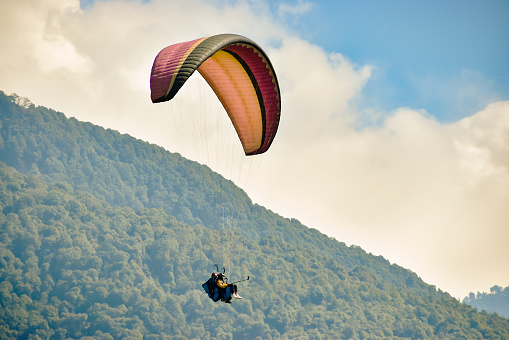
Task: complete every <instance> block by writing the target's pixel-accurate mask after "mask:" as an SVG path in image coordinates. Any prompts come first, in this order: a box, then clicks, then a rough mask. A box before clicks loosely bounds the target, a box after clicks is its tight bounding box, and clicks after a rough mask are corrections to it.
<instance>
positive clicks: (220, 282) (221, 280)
mask: <svg viewBox="0 0 509 340" xmlns="http://www.w3.org/2000/svg"><path fill="white" fill-rule="evenodd" d="M216 284H217V286H218V287H219V289H220V290H221V292H222V293H223V294H224V293H225V292H226V288H227V287H230V289H232V290H233V295H232V296H233V297H234V298H236V299H242V297H241V296H240V295H239V293H238V292H237V285H234V284H231V283H228V279H227V278H226V277H225V276H224V275H223V274H221V273H219V274H218V275H217V281H216ZM226 302H227V303H231V297H230V298H229V299H227V300H226Z"/></svg>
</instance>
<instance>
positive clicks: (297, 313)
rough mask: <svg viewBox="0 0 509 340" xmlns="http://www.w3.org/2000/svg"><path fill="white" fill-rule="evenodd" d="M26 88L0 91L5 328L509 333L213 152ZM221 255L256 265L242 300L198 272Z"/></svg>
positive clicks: (17, 334)
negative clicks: (94, 116) (86, 113)
mask: <svg viewBox="0 0 509 340" xmlns="http://www.w3.org/2000/svg"><path fill="white" fill-rule="evenodd" d="M19 102H20V101H19V98H16V97H15V96H5V95H4V94H3V93H0V124H1V125H0V161H2V162H4V163H6V164H7V165H5V164H3V163H0V253H1V256H0V305H1V309H0V338H21V339H24V338H37V337H38V338H41V339H48V338H51V339H66V338H83V339H87V338H92V337H93V338H102V339H111V338H114V339H130V338H132V339H141V338H145V339H159V338H177V339H178V338H182V339H193V338H196V339H220V338H221V339H225V338H226V339H228V338H229V339H237V338H246V339H278V338H282V339H293V338H303V339H306V338H309V339H327V338H329V339H338V338H342V339H387V338H393V339H395V338H412V339H443V338H448V339H489V338H492V339H504V338H508V337H509V321H508V320H507V319H506V318H503V317H500V316H498V315H494V314H488V313H487V312H481V313H479V312H477V311H476V310H475V309H473V308H472V307H470V306H467V305H464V304H461V303H459V302H458V301H457V300H455V299H453V298H451V297H450V296H449V295H448V294H446V293H443V292H440V291H437V290H436V289H435V287H433V286H430V285H427V284H426V283H424V282H423V281H422V280H421V279H420V278H419V277H418V276H417V275H415V273H412V272H410V271H408V270H406V269H404V268H401V267H399V266H397V265H394V264H390V263H389V262H388V261H387V260H385V259H384V258H382V257H375V256H372V255H370V254H367V253H366V252H364V251H363V250H362V249H361V248H359V247H355V246H352V247H347V246H346V245H345V244H344V243H341V242H338V241H336V240H334V239H331V238H328V237H326V236H325V235H323V234H321V233H319V232H318V231H316V230H314V229H309V228H306V227H305V226H303V225H301V224H300V223H299V222H298V221H296V220H289V219H284V218H282V217H280V216H278V215H276V214H273V213H272V212H270V211H268V210H266V209H265V208H263V207H260V206H258V205H253V204H252V203H251V201H250V200H249V198H248V197H247V195H246V194H245V193H244V192H242V190H240V189H238V188H237V187H235V186H234V185H233V184H232V183H231V182H229V181H227V180H225V179H223V178H222V177H220V176H219V175H217V174H215V173H213V172H211V171H210V170H209V169H208V168H207V167H204V166H201V165H199V164H197V163H194V162H190V161H188V160H186V159H184V158H182V157H181V156H179V155H176V154H172V153H169V152H167V151H165V150H163V149H161V148H159V147H157V146H154V145H150V144H147V143H143V142H141V141H138V140H135V139H134V138H132V137H129V136H126V135H120V134H119V133H117V132H115V131H111V130H104V129H102V128H100V127H97V126H94V125H92V124H89V123H81V122H78V121H77V120H75V119H67V118H66V117H65V116H64V115H63V114H61V113H57V112H55V111H52V110H48V109H45V108H41V107H35V106H33V105H30V104H29V103H28V104H27V101H23V103H24V105H18V103H19ZM126 150H127V151H126ZM129 150H131V151H132V152H130V151H129ZM126 152H127V153H126ZM125 155H130V156H132V157H130V158H129V157H126V156H125ZM78 170H79V171H81V172H78ZM228 260H230V262H231V263H230V264H231V266H230V267H229V268H231V269H230V271H229V272H228V273H229V277H230V279H231V280H235V279H240V278H245V277H246V276H248V275H249V276H250V277H251V279H250V280H249V281H247V282H245V283H243V284H241V286H240V287H239V288H240V293H241V295H242V296H243V297H244V299H243V300H240V301H234V303H233V304H231V305H227V304H224V303H213V302H212V301H211V300H210V299H208V297H207V296H206V294H205V293H204V292H203V290H202V288H201V284H202V283H203V282H204V281H206V280H207V279H208V277H209V276H210V273H211V271H212V270H213V264H214V263H224V262H228Z"/></svg>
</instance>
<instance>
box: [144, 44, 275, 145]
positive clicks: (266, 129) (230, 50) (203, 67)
mask: <svg viewBox="0 0 509 340" xmlns="http://www.w3.org/2000/svg"><path fill="white" fill-rule="evenodd" d="M195 70H198V72H200V74H201V75H202V76H203V78H205V80H206V81H207V83H208V84H209V85H210V87H211V88H212V89H213V90H214V92H215V93H216V95H217V97H218V98H219V100H220V101H221V103H222V104H223V106H224V108H225V110H226V112H227V113H228V116H229V117H230V119H231V121H232V123H233V126H234V127H235V130H236V131H237V135H238V136H239V139H240V141H241V143H242V146H243V148H244V152H245V153H246V155H256V154H260V153H263V152H265V151H267V149H268V148H269V147H270V144H271V143H272V140H273V139H274V136H275V135H276V131H277V128H278V125H279V115H280V112H281V98H280V93H279V85H278V81H277V78H276V73H275V72H274V68H273V67H272V64H271V63H270V60H269V58H268V57H267V55H266V54H265V52H263V50H262V49H261V48H260V47H259V46H258V45H257V44H256V43H255V42H253V41H252V40H250V39H248V38H246V37H243V36H240V35H235V34H220V35H215V36H211V37H206V38H201V39H196V40H192V41H187V42H182V43H178V44H174V45H170V46H168V47H166V48H164V49H163V50H161V52H159V54H158V55H157V57H156V59H155V60H154V64H153V66H152V73H151V76H150V89H151V97H152V102H154V103H159V102H164V101H168V100H171V99H172V98H173V97H174V96H175V95H176V94H177V92H178V91H179V90H180V88H181V87H182V86H183V85H184V83H185V82H186V81H187V79H188V78H189V77H190V76H191V75H192V74H193V72H194V71H195Z"/></svg>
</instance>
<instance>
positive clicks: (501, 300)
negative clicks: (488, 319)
mask: <svg viewBox="0 0 509 340" xmlns="http://www.w3.org/2000/svg"><path fill="white" fill-rule="evenodd" d="M463 303H467V304H469V305H471V306H473V307H475V308H477V309H479V310H485V311H488V312H489V313H498V314H499V315H502V316H505V317H506V318H509V286H507V287H505V288H502V287H500V286H493V287H491V288H490V292H489V293H486V292H482V293H480V292H477V294H474V293H470V294H468V296H467V297H465V298H464V299H463Z"/></svg>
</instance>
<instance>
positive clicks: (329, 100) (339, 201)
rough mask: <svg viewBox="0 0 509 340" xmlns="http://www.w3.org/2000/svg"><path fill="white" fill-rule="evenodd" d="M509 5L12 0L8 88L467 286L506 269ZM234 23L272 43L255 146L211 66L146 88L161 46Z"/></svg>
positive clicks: (3, 82)
mask: <svg viewBox="0 0 509 340" xmlns="http://www.w3.org/2000/svg"><path fill="white" fill-rule="evenodd" d="M508 18H509V1H505V0H504V1H497V0H493V1H469V0H465V1H452V0H451V1H394V0H385V1H381V0H380V1H353V0H351V1H346V0H341V1H304V0H301V1H293V0H292V1H290V0H289V1H286V2H282V1H269V2H264V1H262V0H246V1H242V0H239V1H234V0H224V1H219V0H217V1H211V0H186V1H167V0H150V1H142V0H104V1H103V0H101V1H95V2H94V1H93V0H88V1H87V2H84V1H83V2H81V3H80V0H66V1H54V0H40V1H29V0H2V1H0V46H2V49H0V75H1V76H0V90H1V91H4V92H6V93H8V94H10V93H17V94H19V95H21V96H25V97H28V98H29V99H30V100H31V101H33V102H34V103H35V104H36V105H43V106H46V107H50V108H52V109H54V110H58V111H61V112H64V113H65V114H66V115H67V116H72V117H76V118H77V119H79V120H82V121H88V122H92V123H94V124H97V125H100V126H103V127H105V128H111V129H115V130H118V131H120V132H122V133H128V134H130V135H132V136H135V137H136V138H139V139H141V140H145V141H148V142H150V143H154V144H157V145H160V146H162V147H164V148H165V149H167V150H169V151H172V152H178V153H180V154H182V155H183V156H184V157H186V158H189V159H192V160H196V161H198V162H200V163H203V164H206V165H208V166H209V167H210V168H211V169H213V170H214V171H217V172H218V173H220V174H222V175H223V176H225V177H226V178H229V179H231V180H233V181H234V182H235V183H237V184H238V185H239V186H240V187H242V188H243V189H244V190H245V191H246V192H247V193H248V194H249V196H250V197H251V198H252V200H253V201H254V202H256V203H258V204H260V205H263V206H265V207H267V208H268V209H270V210H272V211H274V212H276V213H278V214H280V215H282V216H285V217H289V218H296V219H298V220H300V221H301V222H302V223H304V224H305V225H307V226H309V227H311V228H316V229H318V230H320V231H321V232H323V233H325V234H327V235H329V236H331V237H334V238H336V239H337V240H339V241H342V242H345V243H346V244H349V245H350V244H355V245H358V246H361V247H362V248H363V249H365V250H366V251H368V252H372V253H373V254H376V255H382V256H384V257H385V258H387V259H388V260H390V261H391V262H395V263H397V264H399V265H401V266H403V267H405V268H409V269H411V270H413V271H415V272H416V273H417V274H418V275H419V276H421V277H422V278H423V279H424V280H425V281H426V282H428V283H430V284H433V285H436V286H437V287H438V288H441V289H443V290H445V291H447V292H450V293H451V294H453V296H455V297H464V296H466V295H467V294H468V293H469V292H472V291H473V292H476V291H489V288H490V287H491V286H493V285H495V284H497V285H500V286H507V285H509V272H508V271H507V270H506V269H507V263H506V262H507V261H506V259H507V258H509V248H508V247H507V242H508V241H509V230H508V229H507V226H508V225H509V215H508V214H507V207H508V206H509V157H508V154H507V152H508V151H507V150H509V138H508V136H509V81H508V78H509V76H508V75H509V70H508V68H509V66H508V63H507V60H509V52H508V50H509V48H508V44H509V39H508V38H507V37H508V36H509V35H508V33H509V28H508V25H509V20H508ZM225 32H229V33H237V34H242V35H245V36H247V37H249V38H251V39H253V40H254V41H256V42H257V43H258V44H260V46H262V47H263V48H264V50H265V51H266V52H267V55H268V56H269V58H270V59H271V61H272V63H273V65H274V67H275V69H276V74H277V76H278V81H279V84H280V88H281V97H282V112H281V124H280V126H279V129H278V132H277V135H276V138H275V140H274V143H273V144H272V146H271V148H270V150H269V151H268V152H266V153H264V154H263V155H260V156H256V158H249V160H247V159H246V157H245V156H244V154H243V152H242V148H241V146H240V143H239V142H238V139H237V136H236V135H235V132H234V131H233V130H232V128H231V122H229V121H228V118H227V117H228V116H227V115H226V113H225V112H224V110H223V109H222V107H221V106H220V103H219V102H218V100H217V98H216V97H215V95H214V93H213V92H212V91H211V90H210V87H209V86H208V85H207V84H206V83H205V82H204V81H203V79H202V78H200V77H199V74H196V77H195V76H194V75H193V77H192V78H191V79H190V82H189V83H186V86H184V87H183V89H182V90H181V92H179V94H178V96H176V97H175V99H174V100H172V101H170V102H167V103H164V104H161V105H159V104H156V105H154V104H152V103H151V101H150V86H149V75H150V69H151V67H152V63H153V61H154V58H155V56H156V54H157V53H158V52H159V51H160V50H161V49H162V48H164V47H165V46H168V45H170V44H174V43H176V42H181V41H186V40H191V39H196V38H198V37H204V36H209V35H213V34H218V33H225ZM200 81H201V82H200ZM188 84H189V85H188ZM197 91H199V92H197ZM197 93H198V96H199V97H200V98H201V99H200V100H199V101H197V100H196V97H197ZM205 112H206V114H204V113H205ZM190 117H192V118H193V119H190ZM216 118H217V120H221V119H222V120H221V123H220V124H217V123H216V122H215V121H213V119H216ZM193 121H194V123H193ZM196 122H199V123H204V124H203V125H202V126H199V124H195V123H196ZM211 126H216V127H217V126H220V127H221V128H220V129H219V128H218V129H217V130H216V129H210V127H211ZM224 136H227V138H223V137H224ZM214 138H217V139H214ZM197 145H202V146H206V148H203V147H202V148H201V149H200V147H195V146H197ZM224 150H231V151H232V152H231V153H230V152H228V153H225V152H223V151H224ZM203 151H206V152H203ZM211 153H212V154H211ZM225 154H226V156H227V157H228V159H227V160H226V161H225V159H224V158H221V157H216V156H221V155H225ZM253 163H254V164H253ZM225 165H226V167H225ZM232 165H235V166H232ZM251 168H252V169H256V173H255V174H254V175H252V176H250V175H251V174H252V173H253V172H252V171H250V170H251ZM249 176H250V177H249Z"/></svg>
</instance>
